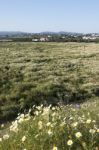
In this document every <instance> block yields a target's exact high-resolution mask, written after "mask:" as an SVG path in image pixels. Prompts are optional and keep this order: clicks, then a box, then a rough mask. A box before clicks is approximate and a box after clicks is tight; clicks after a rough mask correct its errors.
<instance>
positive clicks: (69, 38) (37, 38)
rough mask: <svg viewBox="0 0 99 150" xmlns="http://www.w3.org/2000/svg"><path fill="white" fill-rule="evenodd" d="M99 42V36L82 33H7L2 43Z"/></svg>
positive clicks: (2, 35) (3, 35) (0, 36)
mask: <svg viewBox="0 0 99 150" xmlns="http://www.w3.org/2000/svg"><path fill="white" fill-rule="evenodd" d="M17 41H18V42H99V34H97V33H93V34H80V33H65V32H64V33H61V32H60V33H37V34H36V33H35V34H32V33H15V34H14V33H13V34H11V33H6V34H0V42H17Z"/></svg>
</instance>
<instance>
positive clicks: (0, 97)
mask: <svg viewBox="0 0 99 150" xmlns="http://www.w3.org/2000/svg"><path fill="white" fill-rule="evenodd" d="M97 96H99V44H95V43H13V42H12V43H10V42H8V43H7V42H3V43H0V122H3V121H7V120H9V119H13V118H14V117H16V116H17V114H18V113H19V112H23V111H24V110H28V109H29V108H30V107H31V106H33V105H40V104H44V105H49V104H53V105H56V104H58V103H62V104H68V103H72V102H79V101H82V102H83V101H85V100H88V99H90V98H92V97H97Z"/></svg>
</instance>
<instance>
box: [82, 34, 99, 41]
mask: <svg viewBox="0 0 99 150" xmlns="http://www.w3.org/2000/svg"><path fill="white" fill-rule="evenodd" d="M82 39H83V40H96V39H99V35H97V34H90V35H84V36H83V37H82Z"/></svg>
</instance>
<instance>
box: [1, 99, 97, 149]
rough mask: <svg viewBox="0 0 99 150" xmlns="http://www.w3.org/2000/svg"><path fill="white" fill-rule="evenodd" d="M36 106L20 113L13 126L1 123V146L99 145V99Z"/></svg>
mask: <svg viewBox="0 0 99 150" xmlns="http://www.w3.org/2000/svg"><path fill="white" fill-rule="evenodd" d="M93 106H94V107H93ZM34 108H35V106H34V107H33V108H32V109H31V110H29V112H28V113H27V114H20V115H18V117H17V119H16V120H15V121H14V122H12V124H11V125H10V126H9V128H7V129H4V128H5V126H4V125H3V124H2V125H1V131H3V135H2V134H1V136H0V150H98V149H99V101H98V99H95V100H93V99H92V100H91V101H90V102H85V103H83V104H81V105H67V106H63V105H61V106H60V107H51V106H49V107H43V105H41V106H38V107H36V108H35V111H34ZM1 133H2V132H1Z"/></svg>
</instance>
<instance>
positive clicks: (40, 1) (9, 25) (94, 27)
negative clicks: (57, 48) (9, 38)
mask: <svg viewBox="0 0 99 150" xmlns="http://www.w3.org/2000/svg"><path fill="white" fill-rule="evenodd" d="M0 31H25V32H42V31H68V32H69V31H70V32H98V33H99V0H0Z"/></svg>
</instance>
